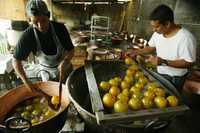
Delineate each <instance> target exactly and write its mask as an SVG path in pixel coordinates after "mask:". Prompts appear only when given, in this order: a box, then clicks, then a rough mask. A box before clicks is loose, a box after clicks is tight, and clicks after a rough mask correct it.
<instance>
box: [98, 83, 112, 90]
mask: <svg viewBox="0 0 200 133" xmlns="http://www.w3.org/2000/svg"><path fill="white" fill-rule="evenodd" d="M100 88H101V89H102V90H104V91H108V90H109V89H110V84H109V83H108V82H106V81H101V83H100Z"/></svg>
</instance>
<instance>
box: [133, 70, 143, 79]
mask: <svg viewBox="0 0 200 133" xmlns="http://www.w3.org/2000/svg"><path fill="white" fill-rule="evenodd" d="M143 76H144V73H143V72H141V71H137V72H136V73H135V79H137V80H138V79H139V78H140V77H143Z"/></svg>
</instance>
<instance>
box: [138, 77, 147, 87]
mask: <svg viewBox="0 0 200 133" xmlns="http://www.w3.org/2000/svg"><path fill="white" fill-rule="evenodd" d="M138 82H139V83H141V84H143V85H146V84H147V82H148V79H147V78H146V77H145V76H142V77H140V78H139V79H138Z"/></svg>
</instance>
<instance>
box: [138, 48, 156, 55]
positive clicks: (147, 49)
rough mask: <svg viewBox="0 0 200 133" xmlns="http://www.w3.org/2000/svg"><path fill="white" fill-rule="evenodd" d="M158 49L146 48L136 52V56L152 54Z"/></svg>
mask: <svg viewBox="0 0 200 133" xmlns="http://www.w3.org/2000/svg"><path fill="white" fill-rule="evenodd" d="M155 50H156V48H154V47H145V48H143V49H138V50H136V51H135V54H136V55H140V54H151V53H153V52H155Z"/></svg>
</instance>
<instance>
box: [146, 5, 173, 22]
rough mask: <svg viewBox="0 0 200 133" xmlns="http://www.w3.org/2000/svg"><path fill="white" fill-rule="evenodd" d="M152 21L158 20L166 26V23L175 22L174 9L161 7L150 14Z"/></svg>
mask: <svg viewBox="0 0 200 133" xmlns="http://www.w3.org/2000/svg"><path fill="white" fill-rule="evenodd" d="M149 18H150V20H158V21H159V22H160V23H162V24H165V22H166V21H170V22H174V13H173V11H172V9H171V8H170V7H168V6H166V5H159V6H158V7H156V8H155V9H154V10H153V11H152V12H151V14H150V17H149Z"/></svg>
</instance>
